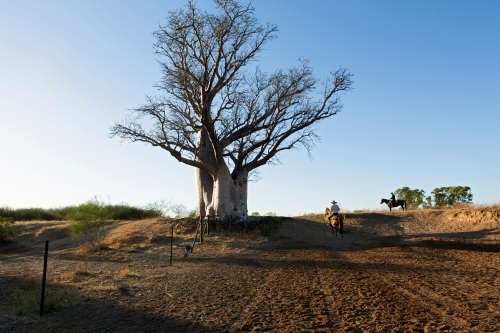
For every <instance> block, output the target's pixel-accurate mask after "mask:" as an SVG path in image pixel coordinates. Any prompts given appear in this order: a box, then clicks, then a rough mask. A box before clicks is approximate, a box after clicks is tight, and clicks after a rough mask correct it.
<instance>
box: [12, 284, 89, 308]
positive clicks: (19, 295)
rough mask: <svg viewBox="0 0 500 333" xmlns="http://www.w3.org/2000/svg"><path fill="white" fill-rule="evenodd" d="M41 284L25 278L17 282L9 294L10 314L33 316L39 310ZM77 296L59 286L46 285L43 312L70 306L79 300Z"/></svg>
mask: <svg viewBox="0 0 500 333" xmlns="http://www.w3.org/2000/svg"><path fill="white" fill-rule="evenodd" d="M41 293H42V286H41V283H40V282H39V281H35V280H25V281H22V282H19V283H17V284H16V285H15V286H14V288H13V290H12V293H11V294H10V296H9V303H10V304H11V306H12V307H11V314H12V315H15V316H34V315H38V314H39V311H40V298H41ZM79 301H80V300H79V297H78V296H77V295H76V294H74V293H72V292H70V291H68V290H67V289H65V288H62V287H60V286H52V285H47V286H46V288H45V299H44V313H48V312H51V311H52V310H54V309H56V308H63V307H67V306H71V305H72V304H75V303H77V302H79Z"/></svg>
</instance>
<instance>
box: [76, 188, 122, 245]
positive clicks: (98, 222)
mask: <svg viewBox="0 0 500 333" xmlns="http://www.w3.org/2000/svg"><path fill="white" fill-rule="evenodd" d="M112 215H113V211H112V209H110V206H107V205H105V204H104V203H103V202H102V201H100V200H98V199H97V198H95V199H92V200H89V201H87V202H86V203H83V204H81V205H79V206H77V207H75V209H73V210H72V211H71V212H70V213H69V214H68V216H67V219H68V220H69V221H70V223H69V226H68V229H69V233H70V235H71V237H73V238H74V239H85V240H86V241H87V242H88V243H89V244H90V245H91V246H93V247H94V248H99V243H100V241H101V240H102V229H103V227H105V226H106V225H109V224H111V223H112V222H111V221H110V220H112Z"/></svg>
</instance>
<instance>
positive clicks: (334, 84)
mask: <svg viewBox="0 0 500 333" xmlns="http://www.w3.org/2000/svg"><path fill="white" fill-rule="evenodd" d="M214 3H215V4H216V7H217V11H218V12H217V13H208V12H203V11H200V10H199V9H198V8H197V7H196V3H195V2H193V1H188V2H187V5H186V6H185V8H182V9H179V10H177V11H172V12H170V13H169V15H168V17H167V22H166V23H165V24H164V25H160V27H159V30H158V31H156V32H154V36H155V37H156V43H155V45H154V47H155V51H156V54H157V55H158V57H159V60H158V62H159V64H160V68H161V72H162V78H161V80H160V82H158V83H157V85H156V87H157V88H158V90H159V91H160V95H159V96H155V97H152V96H148V97H146V103H145V104H143V105H142V106H139V107H137V108H134V109H133V110H132V111H131V113H130V114H129V115H128V116H127V117H125V118H124V119H123V120H122V121H120V122H116V123H115V124H114V125H113V126H112V127H111V128H110V134H111V136H112V137H119V138H120V139H122V140H127V141H131V142H145V143H148V144H150V145H152V146H154V147H159V148H162V149H164V150H166V151H167V152H168V153H170V155H171V156H172V157H173V158H175V159H176V160H177V161H179V162H182V163H185V164H187V165H190V166H193V167H195V168H196V170H197V182H198V183H197V185H198V197H199V207H198V211H199V213H200V214H201V215H205V214H218V215H221V216H225V215H232V216H235V215H246V214H247V207H246V201H247V185H246V184H247V180H248V175H249V173H251V172H253V171H255V170H256V169H257V168H259V167H261V166H263V165H265V164H270V163H275V162H277V161H278V158H279V154H280V153H282V152H284V151H287V150H291V149H296V148H300V147H302V148H305V149H306V151H307V152H308V153H309V154H310V153H311V149H312V148H313V147H314V144H315V142H316V140H317V139H318V136H317V134H316V131H315V127H314V125H315V124H317V123H318V122H319V121H321V120H324V119H327V118H330V117H332V116H333V115H335V114H337V113H338V112H339V111H340V110H341V109H342V107H343V105H342V103H341V101H340V93H341V92H346V91H349V90H350V89H351V88H352V84H353V82H352V75H351V74H350V73H349V72H348V71H347V70H346V69H345V68H339V69H337V70H336V71H333V72H331V73H330V75H329V76H328V77H327V78H326V79H324V80H322V81H319V80H318V79H316V78H315V77H314V75H313V70H312V67H311V66H310V64H309V61H307V60H305V59H300V61H299V65H298V66H294V67H290V68H288V69H278V70H276V71H275V72H273V73H271V74H268V73H264V72H262V71H261V70H260V69H259V67H256V68H255V69H253V70H248V67H249V66H248V65H249V64H250V63H251V62H252V61H255V60H256V59H255V57H256V55H257V54H258V53H259V52H260V51H261V50H262V46H263V45H264V44H265V43H267V42H269V41H270V40H272V39H273V38H275V37H276V35H275V33H276V32H277V31H278V29H277V27H276V26H275V25H272V24H266V25H260V24H259V23H258V21H257V19H256V17H255V16H254V8H253V7H252V6H251V5H250V4H249V5H246V6H242V5H240V4H239V3H238V2H237V1H235V0H215V1H214Z"/></svg>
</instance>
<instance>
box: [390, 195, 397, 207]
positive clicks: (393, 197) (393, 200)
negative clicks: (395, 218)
mask: <svg viewBox="0 0 500 333" xmlns="http://www.w3.org/2000/svg"><path fill="white" fill-rule="evenodd" d="M391 203H392V205H393V206H394V204H395V203H396V196H395V195H394V193H392V192H391Z"/></svg>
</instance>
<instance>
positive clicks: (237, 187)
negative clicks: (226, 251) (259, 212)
mask: <svg viewBox="0 0 500 333" xmlns="http://www.w3.org/2000/svg"><path fill="white" fill-rule="evenodd" d="M196 159H197V160H198V161H200V162H202V163H205V164H208V165H211V166H214V167H215V166H217V161H216V159H215V155H214V153H213V147H212V145H211V142H210V140H209V138H208V135H207V133H206V131H204V130H202V131H200V133H199V134H198V154H197V155H196ZM195 177H196V187H197V193H198V206H197V208H196V210H197V214H198V216H201V217H205V216H215V215H217V216H219V218H224V217H237V216H247V215H248V209H247V198H248V182H247V178H248V172H247V171H246V170H244V169H243V170H238V172H234V173H233V175H232V176H231V173H230V172H229V169H228V167H227V165H226V164H225V163H224V164H223V165H219V166H218V167H217V172H216V174H215V175H211V174H210V173H209V172H208V171H205V170H203V169H199V168H195Z"/></svg>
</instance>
